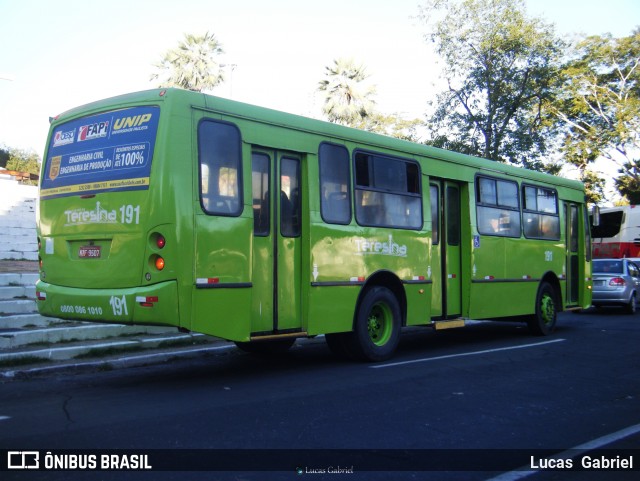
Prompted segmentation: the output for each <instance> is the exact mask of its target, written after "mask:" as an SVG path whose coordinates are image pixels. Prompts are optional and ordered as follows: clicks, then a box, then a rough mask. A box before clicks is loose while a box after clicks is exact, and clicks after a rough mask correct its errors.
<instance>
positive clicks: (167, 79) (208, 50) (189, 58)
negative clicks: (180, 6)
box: [151, 32, 225, 92]
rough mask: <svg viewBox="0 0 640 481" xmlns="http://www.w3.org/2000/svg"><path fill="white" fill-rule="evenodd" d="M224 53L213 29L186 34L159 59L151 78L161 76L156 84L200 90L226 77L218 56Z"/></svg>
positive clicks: (217, 83) (209, 87) (162, 86)
mask: <svg viewBox="0 0 640 481" xmlns="http://www.w3.org/2000/svg"><path fill="white" fill-rule="evenodd" d="M222 53H223V50H222V44H221V43H220V42H219V41H218V39H217V38H216V36H215V35H214V34H212V33H208V32H207V33H206V34H204V35H200V36H197V35H192V34H185V38H184V40H183V41H181V42H180V43H179V44H178V48H175V49H171V50H168V51H167V52H166V53H165V54H164V57H163V58H162V60H161V61H160V62H159V63H156V64H154V67H156V69H157V70H158V71H157V72H156V73H154V74H152V75H151V81H153V80H158V79H159V80H160V83H159V85H158V86H159V87H160V88H164V87H179V88H183V89H187V90H195V91H196V92H202V91H204V90H211V89H212V88H214V87H215V86H217V85H219V84H220V83H222V82H223V81H224V80H225V76H224V71H223V70H222V65H221V64H220V63H218V61H217V57H218V56H219V55H220V54H222Z"/></svg>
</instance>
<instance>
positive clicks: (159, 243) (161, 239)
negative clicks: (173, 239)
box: [156, 234, 167, 249]
mask: <svg viewBox="0 0 640 481" xmlns="http://www.w3.org/2000/svg"><path fill="white" fill-rule="evenodd" d="M165 245H167V240H166V239H165V238H164V236H163V235H162V234H158V235H157V236H156V246H158V249H162V248H163V247H164V246H165Z"/></svg>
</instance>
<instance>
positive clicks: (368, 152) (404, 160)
mask: <svg viewBox="0 0 640 481" xmlns="http://www.w3.org/2000/svg"><path fill="white" fill-rule="evenodd" d="M358 154H364V155H368V156H370V157H371V158H376V157H377V158H380V159H385V160H392V161H395V162H402V163H403V164H405V166H406V165H409V164H411V165H413V166H415V168H416V180H417V190H418V192H415V193H414V192H408V189H407V191H406V192H398V191H395V190H390V189H382V188H376V187H371V186H369V185H360V184H358V171H357V156H358ZM351 157H352V164H353V210H354V213H355V219H356V223H357V224H358V225H360V226H362V227H384V228H388V229H402V230H414V231H418V230H422V229H423V228H424V209H423V205H422V203H423V201H422V198H423V197H422V169H421V168H420V163H419V162H418V161H416V160H413V159H408V158H404V157H398V156H394V155H389V154H384V153H381V152H376V151H373V150H367V149H354V150H353V152H352V155H351ZM374 162H375V161H374ZM369 171H370V172H369V174H371V173H372V172H374V168H371V166H370V165H369ZM368 180H369V183H372V182H375V178H374V179H368ZM359 191H364V192H373V193H377V194H381V195H383V196H384V195H395V196H400V197H410V198H413V199H416V200H417V202H416V205H417V206H418V209H419V213H418V216H417V219H416V220H417V222H416V224H415V225H408V226H400V225H394V224H389V223H384V222H367V221H366V219H361V218H359V209H358V192H359ZM383 217H384V216H383Z"/></svg>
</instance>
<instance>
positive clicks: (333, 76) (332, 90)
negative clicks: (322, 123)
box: [318, 58, 375, 127]
mask: <svg viewBox="0 0 640 481" xmlns="http://www.w3.org/2000/svg"><path fill="white" fill-rule="evenodd" d="M325 77H326V78H325V79H324V80H322V81H321V82H320V85H319V86H318V90H319V91H320V92H323V93H324V106H323V108H322V111H323V112H324V114H325V115H326V116H327V118H328V120H329V122H335V123H338V124H342V125H348V126H352V127H354V126H356V125H357V124H358V123H360V122H362V121H363V120H364V119H365V118H367V117H368V116H370V115H371V114H372V113H373V108H374V105H375V102H374V101H373V99H372V97H373V94H374V93H375V88H374V87H366V86H364V84H363V82H364V81H365V80H366V79H367V78H368V77H369V75H368V74H367V71H366V68H365V67H364V66H363V65H356V64H355V62H354V61H353V60H352V59H345V58H339V59H336V60H334V61H333V65H332V66H329V67H325Z"/></svg>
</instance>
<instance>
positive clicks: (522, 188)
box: [520, 182, 562, 242]
mask: <svg viewBox="0 0 640 481" xmlns="http://www.w3.org/2000/svg"><path fill="white" fill-rule="evenodd" d="M527 187H528V188H532V189H536V199H537V198H538V190H539V189H544V190H548V191H551V192H553V195H554V197H555V206H556V211H555V212H553V213H552V212H546V211H541V210H538V209H537V201H536V209H529V208H527V207H526V194H525V189H526V188H527ZM520 193H521V195H522V218H523V221H524V218H525V215H526V214H529V215H538V216H547V217H551V218H553V219H555V220H556V222H557V229H556V231H557V235H556V236H554V237H544V236H532V235H527V230H526V229H525V228H524V226H523V229H522V231H523V234H524V237H525V238H526V239H535V240H543V241H554V242H557V241H559V240H560V239H561V237H562V227H561V223H560V197H559V196H558V190H557V189H554V188H552V187H547V186H542V185H536V184H531V183H528V182H523V183H522V185H521V186H520Z"/></svg>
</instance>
